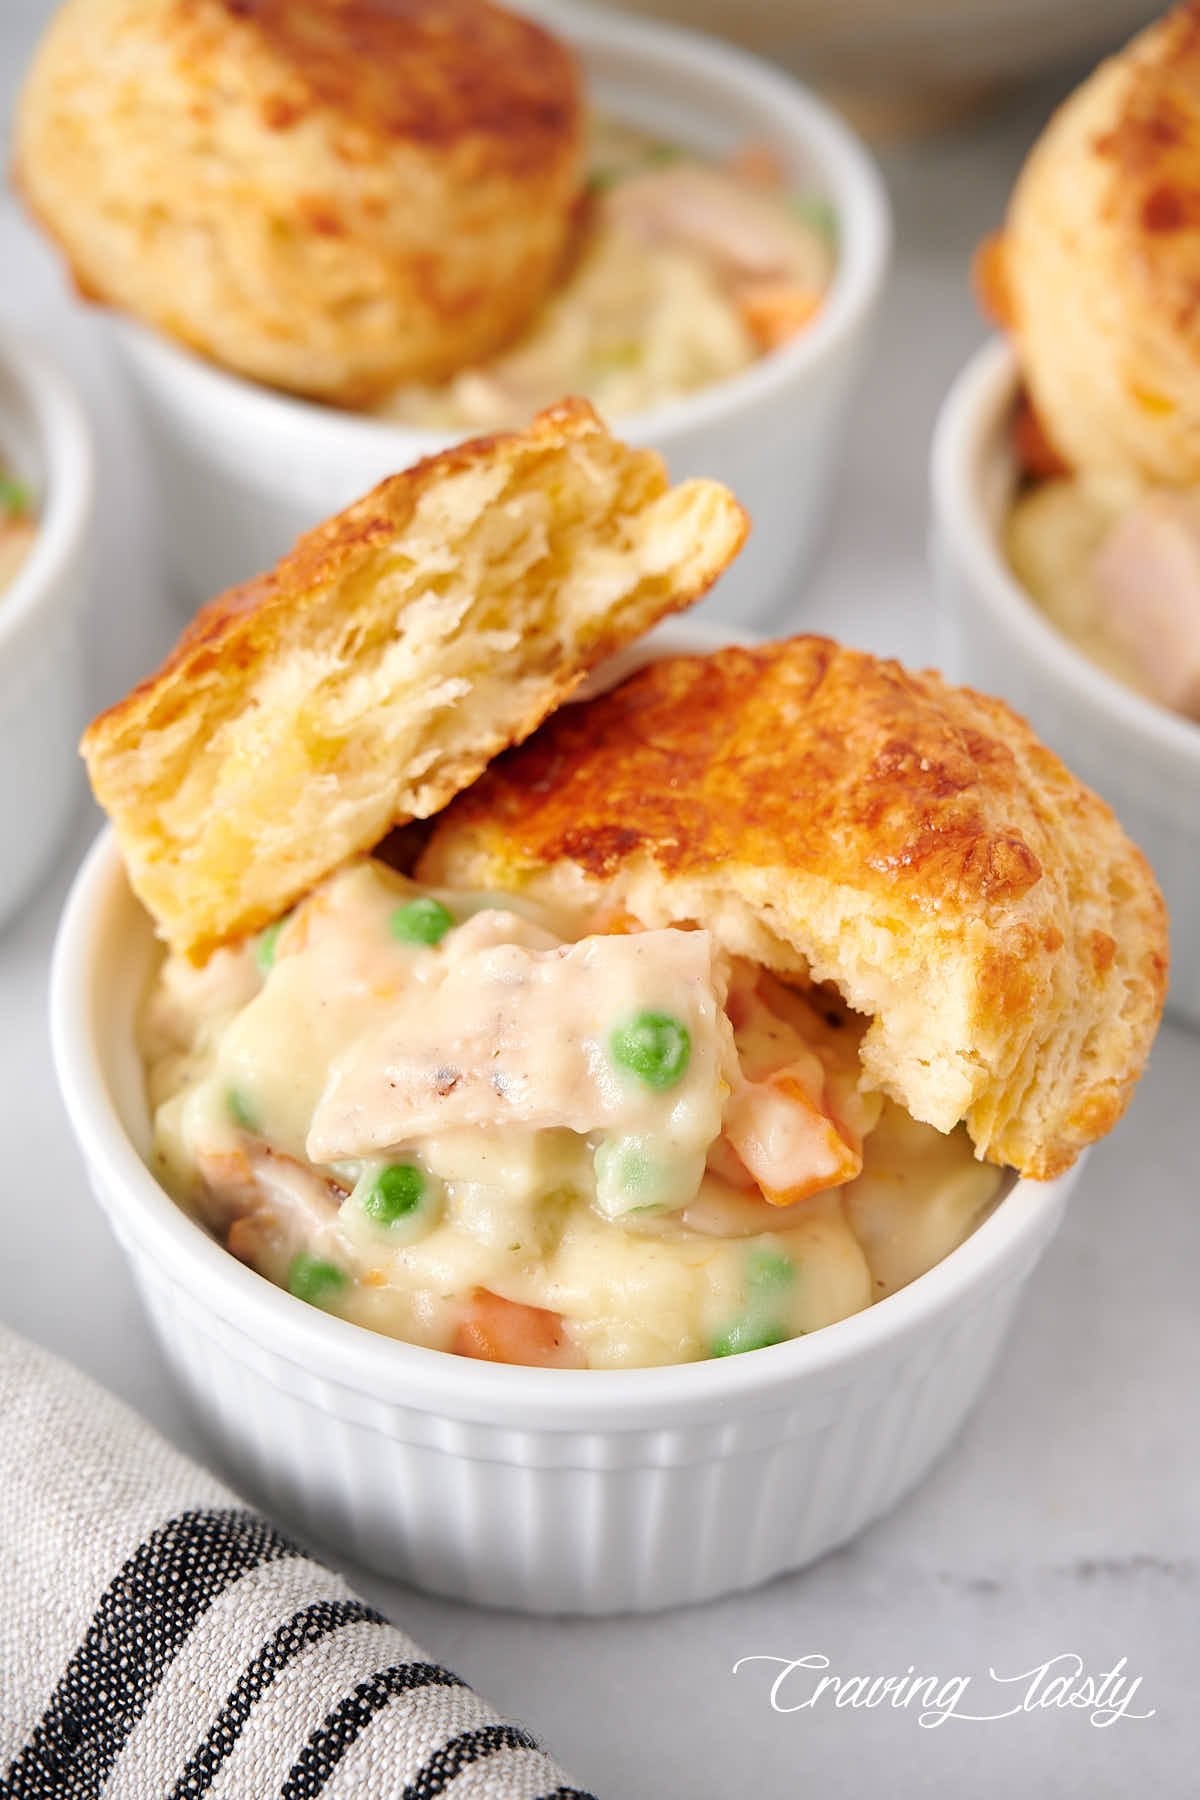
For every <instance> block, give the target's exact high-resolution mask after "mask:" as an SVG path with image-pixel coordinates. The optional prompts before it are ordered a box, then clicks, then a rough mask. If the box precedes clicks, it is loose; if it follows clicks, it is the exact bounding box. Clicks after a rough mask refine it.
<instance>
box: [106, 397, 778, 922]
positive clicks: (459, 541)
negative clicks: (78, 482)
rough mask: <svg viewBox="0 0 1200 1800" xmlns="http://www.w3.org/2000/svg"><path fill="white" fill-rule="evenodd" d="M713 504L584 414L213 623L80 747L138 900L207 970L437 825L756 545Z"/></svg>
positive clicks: (699, 488) (415, 488) (287, 575)
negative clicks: (377, 850) (380, 854)
mask: <svg viewBox="0 0 1200 1800" xmlns="http://www.w3.org/2000/svg"><path fill="white" fill-rule="evenodd" d="M745 529H746V521H745V517H744V515H743V513H742V511H741V509H740V507H738V505H737V503H736V502H735V501H734V500H733V498H732V496H731V495H730V494H729V493H728V492H727V490H725V489H724V488H722V487H720V486H719V485H717V484H715V483H711V482H703V481H693V482H687V483H684V484H683V485H682V486H680V487H677V488H669V487H668V484H667V479H666V474H665V470H664V468H663V465H662V462H661V459H660V458H659V457H658V456H657V455H655V454H654V453H653V452H649V451H634V450H630V449H628V448H626V447H625V446H624V445H622V444H620V443H618V442H616V441H615V440H614V439H612V438H610V437H609V436H608V434H607V432H605V431H604V429H603V427H602V426H601V425H600V424H599V422H598V421H597V420H596V419H595V416H594V415H593V414H592V413H591V412H590V409H587V408H585V407H582V406H578V407H573V408H572V407H568V408H565V409H556V410H554V411H552V412H551V413H550V414H547V415H543V417H542V418H541V419H540V420H539V421H537V422H535V425H534V426H533V427H532V428H530V430H529V431H528V432H526V433H517V434H514V435H513V436H511V437H506V438H500V439H496V440H481V441H480V443H478V444H475V445H469V446H464V447H462V448H461V449H460V450H458V451H453V452H448V453H446V455H445V456H443V457H441V458H435V459H433V460H432V461H431V462H430V463H428V464H426V465H418V467H417V468H416V469H415V470H411V471H409V472H407V473H406V474H405V475H401V476H396V477H393V478H392V479H391V480H390V481H388V482H385V483H383V484H382V485H381V486H380V487H379V488H377V489H376V490H375V491H374V493H372V494H370V495H368V496H367V497H366V498H365V499H364V500H362V501H360V502H358V503H357V504H356V505H355V506H352V507H351V508H349V509H348V510H347V511H346V512H345V513H342V514H340V515H338V517H337V518H335V519H333V520H331V521H329V522H328V523H327V524H326V525H324V526H322V527H320V528H319V529H318V530H317V531H315V532H313V533H311V534H310V535H309V537H307V538H306V539H302V540H301V542H300V544H299V545H298V546H297V548H296V549H295V551H293V552H292V554H291V555H290V556H289V557H288V558H286V559H285V560H284V562H283V563H282V564H281V565H280V566H279V568H278V569H277V570H276V571H275V572H274V573H273V574H272V575H269V576H266V577H263V578H262V579H261V580H260V581H258V582H255V583H251V584H249V585H248V586H247V587H246V588H244V589H237V590H234V591H233V592H232V593H231V594H229V595H226V596H223V597H221V598H220V599H218V600H217V601H215V602H213V603H212V606H211V607H210V608H208V609H206V612H205V613H204V614H201V615H200V618H199V619H198V620H197V621H196V623H195V624H194V625H193V627H192V629H191V631H190V632H189V633H188V635H187V636H186V637H185V639H184V640H183V641H182V642H181V644H180V646H179V647H178V649H177V650H176V652H175V653H174V655H173V656H172V658H171V659H170V660H169V661H168V663H167V664H166V665H165V667H164V668H163V669H162V670H161V671H160V672H159V674H158V675H157V676H155V677H153V678H152V679H151V680H150V681H149V682H148V683H146V684H144V685H143V687H142V688H141V689H139V690H137V691H136V692H135V693H134V694H133V695H132V696H131V697H130V698H129V699H128V700H127V701H125V702H123V703H122V704H121V705H120V706H118V707H117V708H114V709H113V711H112V712H110V713H108V714H106V715H104V716H103V717H102V718H101V719H99V720H97V721H96V722H95V724H93V726H92V727H91V728H90V729H89V731H88V733H87V734H86V736H85V739H84V745H83V749H84V754H85V757H86V759H87V763H88V768H89V773H90V775H91V779H92V784H93V787H94V789H95V792H96V795H97V797H98V799H99V800H100V802H101V804H102V805H103V806H104V807H105V809H106V811H107V812H108V813H109V815H110V817H111V818H112V820H113V823H114V825H115V827H116V830H117V834H118V837H119V839H120V842H121V846H122V850H123V852H124V854H125V858H126V862H127V866H128V869H129V873H130V877H131V880H132V882H133V885H134V887H135V889H136V891H137V892H138V894H139V895H140V897H141V898H142V900H143V901H144V902H145V904H146V905H147V906H148V907H149V909H150V911H151V912H152V913H153V914H154V916H155V918H156V920H157V921H158V924H159V927H160V930H161V932H162V934H163V935H164V936H165V937H166V938H167V940H168V941H169V942H170V943H171V944H172V946H173V947H175V948H182V949H185V950H188V951H189V952H191V953H193V954H199V953H202V952H203V951H205V950H206V949H207V948H208V947H210V946H212V945H213V944H215V943H217V942H220V941H222V940H224V939H226V938H228V937H230V936H233V935H236V934H237V933H240V932H243V931H246V930H252V929H254V928H255V927H256V926H258V925H261V924H263V923H265V922H266V921H268V920H269V919H271V918H274V917H275V916H277V915H278V914H279V913H280V912H281V911H282V910H283V909H284V908H285V907H286V906H288V905H289V904H291V902H292V901H294V900H295V899H296V898H298V896H299V895H300V894H302V893H303V892H305V891H306V890H307V889H308V888H309V887H310V886H312V885H313V883H314V882H315V881H317V880H318V879H320V878H321V876H323V875H324V874H326V873H328V871H329V870H331V869H333V868H335V867H337V865H338V864H339V863H341V862H342V861H344V860H345V858H346V857H348V856H350V855H353V854H354V853H356V852H357V851H360V850H363V849H366V848H369V847H370V846H371V845H373V844H375V843H376V842H378V840H379V839H380V838H381V837H383V836H384V834H385V833H386V832H387V831H388V830H389V828H390V827H391V826H392V825H394V824H396V823H399V822H402V821H404V820H407V819H409V818H413V817H417V818H423V817H427V816H428V815H430V814H431V813H433V812H435V811H437V810H438V808H439V807H441V806H443V805H444V804H445V803H446V801H447V800H448V799H449V798H450V797H451V796H452V795H453V794H454V793H455V792H456V791H457V790H458V789H459V788H461V787H463V786H464V785H466V784H467V783H468V782H470V781H471V780H473V779H474V777H475V776H476V775H477V774H478V773H479V772H480V770H481V769H482V768H483V767H484V765H485V764H486V763H487V762H488V761H489V760H490V759H491V757H493V756H494V755H495V754H496V752H497V751H499V750H500V749H502V748H503V747H504V746H505V745H507V744H509V743H511V742H513V741H514V740H519V739H521V738H523V737H524V736H526V735H527V734H528V733H529V732H530V731H531V730H532V729H533V728H534V727H535V726H536V725H537V724H538V723H539V722H540V720H541V719H542V718H543V717H544V716H545V715H546V713H547V712H549V711H550V710H551V708H552V707H554V706H555V705H556V704H557V703H558V702H559V701H560V700H561V699H562V698H563V697H564V696H565V695H566V694H567V693H569V692H570V691H571V689H572V688H573V687H574V686H575V685H576V684H577V682H578V681H579V680H580V679H581V678H582V676H583V674H584V673H585V672H586V670H587V669H588V668H589V667H590V666H591V665H592V664H593V663H595V662H596V661H598V660H599V659H600V658H602V657H603V656H605V655H606V654H608V653H609V652H611V651H613V650H615V649H617V648H619V647H620V646H621V645H622V644H624V643H625V642H627V641H628V640H629V639H630V638H632V637H635V636H636V635H638V634H639V633H641V632H642V631H644V630H646V629H647V628H648V627H649V626H650V625H652V624H653V623H654V622H655V621H656V620H657V619H658V618H660V617H661V616H663V615H664V614H666V613H669V612H671V611H673V610H675V609H676V608H678V607H681V606H684V605H686V604H687V603H688V601H690V600H691V599H693V598H694V597H695V596H696V595H697V594H699V593H700V592H702V591H703V590H704V589H705V588H706V587H707V586H708V585H709V584H710V583H711V582H712V581H713V580H714V579H715V577H716V576H717V575H718V574H719V573H720V571H721V569H722V568H723V567H724V565H725V563H726V562H727V561H728V560H729V559H730V558H731V557H732V556H733V555H734V553H735V552H736V550H737V548H738V547H739V546H740V543H741V541H742V538H743V536H744V533H745Z"/></svg>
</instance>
